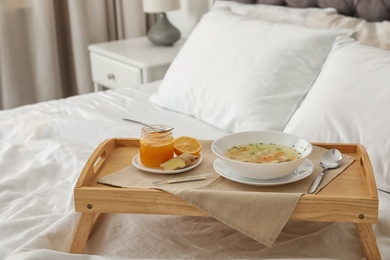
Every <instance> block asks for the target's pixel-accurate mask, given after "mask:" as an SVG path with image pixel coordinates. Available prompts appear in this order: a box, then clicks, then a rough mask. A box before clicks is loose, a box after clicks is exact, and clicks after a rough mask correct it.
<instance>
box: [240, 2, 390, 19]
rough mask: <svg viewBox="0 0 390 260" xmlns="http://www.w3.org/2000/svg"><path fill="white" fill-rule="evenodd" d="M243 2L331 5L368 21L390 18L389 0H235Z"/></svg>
mask: <svg viewBox="0 0 390 260" xmlns="http://www.w3.org/2000/svg"><path fill="white" fill-rule="evenodd" d="M236 1H237V2H240V3H245V4H269V5H284V6H288V7H296V8H306V7H319V8H328V7H333V8H335V9H336V10H337V12H338V13H339V14H343V15H346V16H352V17H359V18H362V19H364V20H366V21H369V22H377V21H385V20H390V0H236Z"/></svg>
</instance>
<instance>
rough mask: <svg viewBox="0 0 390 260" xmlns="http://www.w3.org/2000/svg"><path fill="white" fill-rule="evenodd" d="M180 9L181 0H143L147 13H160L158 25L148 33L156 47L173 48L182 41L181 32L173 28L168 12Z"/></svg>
mask: <svg viewBox="0 0 390 260" xmlns="http://www.w3.org/2000/svg"><path fill="white" fill-rule="evenodd" d="M179 8H180V0H143V10H144V12H145V13H158V14H159V15H158V19H157V23H156V24H154V25H153V26H152V28H150V30H149V32H148V38H149V40H150V41H151V42H152V43H153V44H156V45H165V46H171V45H173V44H174V43H175V42H177V41H178V40H179V39H180V31H179V30H178V29H177V28H176V27H175V26H173V25H172V24H171V23H170V22H169V20H168V17H167V15H166V14H165V12H166V11H172V10H177V9H179Z"/></svg>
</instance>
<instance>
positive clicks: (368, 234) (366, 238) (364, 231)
mask: <svg viewBox="0 0 390 260" xmlns="http://www.w3.org/2000/svg"><path fill="white" fill-rule="evenodd" d="M356 228H357V230H358V232H359V236H360V241H361V243H362V247H363V251H364V254H365V255H366V258H367V259H368V260H380V259H382V257H381V254H380V252H379V248H378V244H377V243H376V238H375V235H374V231H373V230H372V226H371V224H367V223H356Z"/></svg>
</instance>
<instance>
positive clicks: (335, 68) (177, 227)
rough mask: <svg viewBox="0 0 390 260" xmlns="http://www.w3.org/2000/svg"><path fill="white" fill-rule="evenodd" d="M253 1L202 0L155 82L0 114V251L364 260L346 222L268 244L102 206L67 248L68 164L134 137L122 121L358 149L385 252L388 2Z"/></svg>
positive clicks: (211, 135) (74, 216) (37, 255)
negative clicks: (370, 176) (274, 134)
mask: <svg viewBox="0 0 390 260" xmlns="http://www.w3.org/2000/svg"><path fill="white" fill-rule="evenodd" d="M260 2H261V1H257V2H256V1H237V2H234V1H216V2H215V4H214V6H213V8H212V9H211V10H210V12H209V13H207V14H206V15H205V16H204V17H203V18H202V20H201V22H200V23H199V24H198V25H197V27H196V28H195V30H194V32H193V33H192V34H191V36H190V38H189V39H188V40H187V42H186V44H185V46H184V47H183V49H182V51H181V52H180V53H179V55H178V56H177V57H176V59H175V61H174V62H173V63H172V66H171V67H170V69H169V71H168V72H167V74H166V77H165V78H164V79H163V80H162V81H157V82H153V83H150V84H146V85H142V86H129V87H127V88H120V89H113V90H107V91H102V92H95V93H90V94H85V95H80V96H74V97H70V98H67V99H60V100H53V101H48V102H43V103H38V104H34V105H28V106H23V107H19V108H15V109H11V110H4V111H0V126H1V127H0V194H1V195H0V219H1V221H0V230H1V232H0V258H1V259H18V260H19V259H146V258H147V259H184V258H200V259H238V258H239V259H280V258H283V259H365V256H364V253H363V250H362V247H361V245H360V240H359V236H358V233H357V230H356V227H355V225H354V224H352V223H330V222H303V221H289V222H287V224H286V225H285V226H284V228H283V230H282V231H281V233H280V234H279V236H278V237H277V238H276V240H275V242H274V243H273V245H272V246H270V247H269V246H265V245H262V244H260V243H258V242H257V241H255V240H253V239H251V238H249V237H248V236H245V235H243V234H242V233H240V232H238V231H237V230H235V229H234V228H232V227H229V226H227V225H225V224H223V223H221V222H220V221H218V220H215V219H213V218H210V217H191V216H175V215H143V214H104V215H103V216H102V217H101V218H100V220H99V222H98V225H96V226H95V228H94V230H93V232H92V234H91V236H90V237H89V240H88V243H87V245H86V247H85V250H84V252H83V254H82V255H76V254H70V253H68V252H69V249H70V247H71V244H72V240H73V235H74V231H75V229H76V227H77V223H78V220H79V218H80V213H78V212H75V210H74V208H75V206H74V193H73V189H74V187H75V185H76V182H77V180H78V178H79V175H80V172H81V171H82V169H83V167H84V165H85V164H86V162H87V160H88V158H89V157H90V155H91V154H92V152H93V151H94V150H95V149H96V148H97V147H98V146H99V144H101V143H102V142H103V141H105V140H107V139H110V138H138V137H139V136H140V132H141V126H140V125H137V124H131V123H128V122H124V121H122V118H124V117H126V118H132V119H135V120H139V121H142V122H145V123H148V124H152V123H162V124H166V125H169V126H173V127H174V128H175V129H174V135H175V136H183V135H186V136H192V137H195V138H198V139H200V140H214V139H217V138H219V137H221V136H223V135H226V134H228V133H231V132H239V131H246V130H273V131H284V132H287V133H292V134H296V135H299V136H302V137H304V138H306V139H307V140H309V141H311V142H331V143H359V144H362V145H363V146H364V147H365V148H366V149H367V152H368V154H369V156H370V160H371V164H372V168H373V171H374V175H375V180H376V186H377V188H378V190H377V192H378V198H379V219H378V223H377V224H374V225H373V230H374V234H375V237H376V241H377V243H378V247H379V251H380V254H381V256H382V258H383V259H387V258H388V257H389V256H390V217H389V216H390V163H389V161H388V160H389V158H390V141H389V140H390V139H389V138H388V133H389V132H390V123H389V120H388V115H389V114H388V113H389V111H390V103H389V102H388V100H389V98H390V89H389V88H388V82H390V74H389V70H390V52H389V50H390V40H389V39H390V22H389V21H388V20H390V12H389V10H390V3H389V1H378V2H376V1H375V3H374V1H360V2H358V3H357V4H354V1H326V0H324V1H321V0H319V1H282V0H280V1H278V0H275V1H264V4H260ZM355 2H356V1H355ZM269 4H274V5H269ZM244 90H245V91H244ZM346 188H348V187H346Z"/></svg>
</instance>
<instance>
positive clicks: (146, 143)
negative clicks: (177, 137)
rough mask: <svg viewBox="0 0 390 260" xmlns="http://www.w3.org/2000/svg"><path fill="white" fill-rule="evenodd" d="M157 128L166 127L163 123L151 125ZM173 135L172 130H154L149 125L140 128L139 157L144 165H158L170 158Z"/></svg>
mask: <svg viewBox="0 0 390 260" xmlns="http://www.w3.org/2000/svg"><path fill="white" fill-rule="evenodd" d="M153 127H156V128H158V129H167V128H168V127H167V126H165V125H153ZM173 155H174V152H173V136H172V131H171V130H169V131H164V132H155V131H154V130H153V129H152V128H150V127H149V126H145V127H143V128H142V134H141V138H140V159H141V163H142V164H143V165H144V166H146V167H160V164H161V163H163V162H166V161H168V160H169V159H172V158H173Z"/></svg>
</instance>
